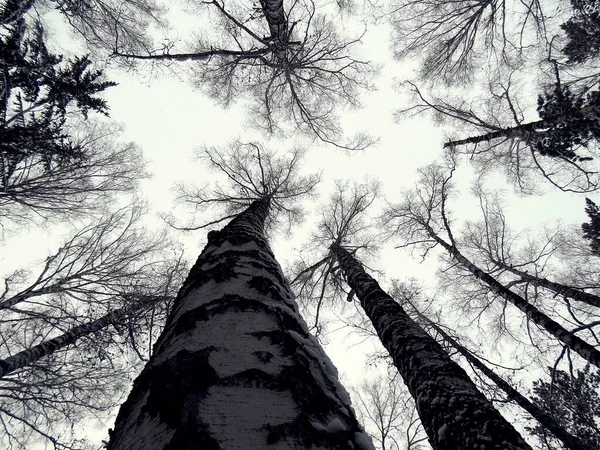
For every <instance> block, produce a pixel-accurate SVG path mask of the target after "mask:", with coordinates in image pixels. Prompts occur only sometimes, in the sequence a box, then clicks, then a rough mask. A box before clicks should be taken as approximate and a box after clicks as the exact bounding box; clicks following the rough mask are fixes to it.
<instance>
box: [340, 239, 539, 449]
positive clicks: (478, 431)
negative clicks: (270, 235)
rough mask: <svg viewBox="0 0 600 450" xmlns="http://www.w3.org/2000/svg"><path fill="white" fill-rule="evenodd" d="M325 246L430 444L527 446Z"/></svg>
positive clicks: (396, 310) (372, 284) (432, 345)
mask: <svg viewBox="0 0 600 450" xmlns="http://www.w3.org/2000/svg"><path fill="white" fill-rule="evenodd" d="M331 251H332V252H333V254H334V255H335V257H336V259H337V261H338V262H339V264H340V267H341V268H342V270H343V272H344V274H345V275H346V278H347V280H348V284H349V285H350V287H351V288H352V289H353V290H354V292H355V293H356V296H357V297H358V299H359V300H360V302H361V305H362V307H363V308H364V310H365V312H366V314H367V316H368V317H369V319H370V320H371V322H372V323H373V326H374V327H375V330H376V331H377V334H378V335H379V338H380V339H381V342H382V343H383V345H384V346H385V348H386V349H387V350H388V352H389V354H390V356H391V357H392V359H393V361H394V365H395V366H396V367H397V368H398V371H399V373H400V375H401V376H402V379H403V380H404V382H405V384H406V386H407V387H408V390H409V391H410V393H411V395H412V396H413V398H414V400H415V403H416V405H417V410H418V412H419V417H420V419H421V422H422V424H423V427H424V428H425V431H426V433H427V435H428V436H429V442H430V444H431V446H432V448H433V449H434V450H459V449H478V450H492V449H497V450H500V449H502V450H516V449H529V450H530V449H531V447H529V445H527V443H526V442H525V441H524V440H523V438H522V437H521V436H520V435H519V433H517V431H516V430H515V429H514V428H513V427H512V426H511V425H510V424H509V423H508V422H507V421H506V420H505V419H504V418H503V417H502V416H501V415H500V413H499V412H498V411H496V409H495V408H494V407H493V406H492V404H491V403H490V402H489V401H488V400H487V399H486V398H485V397H484V395H483V394H481V393H480V392H479V391H478V390H477V387H476V386H475V384H474V383H473V382H472V381H471V379H470V378H469V376H468V375H467V373H466V372H465V371H464V370H463V369H462V368H461V367H460V366H459V365H458V364H456V363H454V362H453V361H452V360H451V359H450V357H449V356H448V355H447V354H446V352H445V351H444V350H443V349H442V347H441V346H440V345H439V344H438V343H437V342H436V341H435V340H434V339H433V338H431V337H430V336H429V335H428V334H427V333H426V332H425V331H424V330H423V329H422V328H421V327H420V326H419V325H417V324H416V323H415V322H414V321H413V320H412V319H411V318H410V317H409V316H408V315H407V314H406V312H405V311H404V309H403V308H402V307H401V306H400V305H399V304H398V303H397V302H396V301H394V299H392V297H390V296H389V295H388V294H387V293H385V292H384V291H383V290H382V289H381V287H380V286H379V284H378V283H377V281H375V280H374V279H373V278H372V277H371V276H369V275H368V274H367V273H366V272H365V271H364V269H363V267H362V265H361V264H360V263H359V262H358V261H357V260H356V259H355V258H354V257H353V256H352V255H351V254H350V253H348V251H346V250H345V249H344V248H342V247H340V246H338V245H333V246H332V247H331Z"/></svg>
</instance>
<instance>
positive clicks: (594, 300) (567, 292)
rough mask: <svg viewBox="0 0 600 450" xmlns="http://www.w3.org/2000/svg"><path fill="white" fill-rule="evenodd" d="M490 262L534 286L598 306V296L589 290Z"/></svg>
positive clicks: (599, 303) (500, 263) (494, 261)
mask: <svg viewBox="0 0 600 450" xmlns="http://www.w3.org/2000/svg"><path fill="white" fill-rule="evenodd" d="M491 261H492V263H494V264H495V265H497V266H498V267H500V268H501V269H505V270H507V271H509V272H511V273H513V274H515V275H517V276H519V277H520V278H521V279H522V280H523V281H527V282H528V283H531V284H533V285H535V286H539V287H543V288H546V289H549V290H551V291H552V292H555V293H557V294H558V295H563V296H565V297H569V298H572V299H573V300H577V301H579V302H582V303H587V304H588V305H591V306H596V307H600V297H598V296H597V295H594V294H590V293H589V292H585V291H582V290H581V289H577V288H573V287H570V286H565V285H564V284H560V283H555V282H553V281H550V280H548V279H546V278H542V277H536V276H535V275H530V274H528V273H527V272H523V271H521V270H518V269H515V268H514V267H511V266H509V265H507V264H504V263H503V262H500V261H496V260H491Z"/></svg>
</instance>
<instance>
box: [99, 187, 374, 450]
mask: <svg viewBox="0 0 600 450" xmlns="http://www.w3.org/2000/svg"><path fill="white" fill-rule="evenodd" d="M268 202H269V201H268V199H264V200H260V201H256V202H254V203H253V204H252V205H251V206H250V207H249V208H248V209H247V210H246V211H244V212H242V213H241V214H240V215H239V216H238V217H237V218H235V219H234V220H233V221H232V222H231V223H230V224H229V225H227V226H226V227H225V228H224V229H223V230H221V231H212V232H210V233H209V235H208V244H207V245H206V247H205V249H204V251H203V252H202V254H201V255H200V257H199V258H198V261H197V262H196V264H195V266H194V267H193V268H192V270H191V272H190V275H189V277H188V279H187V281H186V282H185V283H184V286H183V287H182V288H181V290H180V292H179V295H178V297H177V300H176V301H175V305H174V307H173V310H172V311H171V314H170V316H169V319H168V321H167V325H166V327H165V331H164V332H163V334H162V335H161V337H160V338H159V340H158V342H157V344H156V345H155V347H154V355H153V356H152V358H151V360H150V362H149V363H148V365H147V366H146V368H145V369H144V371H143V372H142V374H141V375H140V376H139V377H138V379H137V380H136V381H135V383H134V387H133V390H132V391H131V393H130V395H129V398H128V400H127V401H126V402H125V403H124V404H123V406H122V407H121V410H120V412H119V415H118V417H117V421H116V425H115V431H114V432H113V433H112V437H111V442H110V445H109V448H110V450H125V449H127V450H137V449H139V450H142V449H144V450H155V449H178V450H179V449H203V450H211V449H228V450H229V449H232V450H233V449H239V450H242V449H247V450H250V449H259V448H260V449H306V448H312V449H364V450H367V449H372V448H373V447H372V444H371V441H370V439H369V438H368V437H367V436H366V435H365V434H364V433H363V432H362V428H361V427H360V425H359V424H358V423H357V421H356V418H355V415H354V412H353V410H352V409H351V407H350V403H349V398H348V395H347V393H346V391H345V390H344V388H343V387H342V386H341V385H340V384H339V382H338V380H337V373H336V370H335V368H334V367H333V365H332V364H331V362H330V360H329V359H328V358H327V356H326V355H325V354H324V352H323V350H322V348H321V347H320V346H319V344H318V343H317V341H316V340H315V339H314V338H313V337H312V336H310V335H309V333H308V330H307V327H306V324H305V323H304V321H303V320H302V319H301V318H300V316H299V314H298V308H297V306H296V303H295V300H294V297H293V294H292V292H291V290H290V288H289V284H288V282H287V280H286V279H285V278H284V276H283V274H282V271H281V268H280V267H279V264H278V263H277V261H276V260H275V258H274V255H273V253H272V251H271V249H270V248H269V245H268V243H267V241H266V238H265V236H264V234H263V223H264V219H265V217H266V215H267V212H268Z"/></svg>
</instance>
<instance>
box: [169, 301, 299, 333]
mask: <svg viewBox="0 0 600 450" xmlns="http://www.w3.org/2000/svg"><path fill="white" fill-rule="evenodd" d="M227 311H235V312H245V311H256V312H261V313H266V314H268V315H270V316H272V317H275V318H276V320H277V323H278V324H279V325H280V326H281V327H282V328H284V329H287V330H294V331H297V332H302V328H301V326H300V324H299V323H298V321H297V320H296V319H295V317H294V316H293V314H292V311H290V312H289V313H288V312H286V311H285V310H280V309H274V308H270V307H269V306H268V305H266V304H265V303H263V302H262V301H260V300H256V299H253V298H248V297H243V296H241V295H235V294H226V295H223V296H222V297H220V298H218V299H216V300H213V301H211V302H208V303H206V304H204V305H202V306H198V307H197V308H194V309H192V310H191V311H187V312H185V313H183V314H182V315H181V317H179V319H177V323H176V324H175V325H174V326H173V334H174V335H179V334H181V333H185V332H188V331H191V330H193V329H194V328H195V326H196V322H202V321H207V320H210V318H211V317H213V316H215V315H219V314H223V313H224V312H227ZM286 334H287V333H286Z"/></svg>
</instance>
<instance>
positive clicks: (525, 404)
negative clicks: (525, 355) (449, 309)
mask: <svg viewBox="0 0 600 450" xmlns="http://www.w3.org/2000/svg"><path fill="white" fill-rule="evenodd" d="M417 314H418V315H419V318H421V319H422V320H424V321H425V322H426V323H427V325H428V326H430V327H432V328H433V329H434V330H435V332H436V333H438V334H439V335H440V336H441V337H442V338H443V339H444V340H445V341H446V342H448V343H449V344H450V345H452V347H454V348H455V349H456V350H457V351H458V352H459V353H460V354H461V355H463V356H464V357H465V359H466V360H467V361H469V363H471V364H472V365H473V366H474V367H476V368H477V369H478V370H479V371H480V372H482V373H483V374H484V375H485V376H486V377H488V378H489V379H490V380H491V381H492V382H493V383H494V384H496V386H498V387H499V388H500V389H502V390H503V391H504V392H505V393H506V395H507V397H508V399H509V400H512V401H514V402H515V403H516V404H517V405H519V406H520V407H521V408H523V409H524V410H525V411H527V412H528V413H529V414H530V415H531V417H533V418H534V419H535V420H537V421H538V422H539V423H540V425H542V426H543V427H544V428H545V429H547V430H548V431H550V432H551V433H552V434H554V436H556V437H557V438H558V439H560V440H561V441H562V442H563V444H564V445H565V446H566V447H567V448H568V449H571V450H594V449H592V448H590V447H589V446H587V445H585V443H584V442H582V441H581V440H580V439H578V438H577V437H576V436H573V435H572V434H571V433H569V432H568V431H567V430H565V429H564V428H563V427H562V426H561V425H560V424H559V423H558V422H557V421H556V420H554V418H553V417H552V416H551V415H549V414H547V413H546V412H545V411H544V410H543V409H542V408H540V407H539V406H537V405H536V404H535V403H533V402H531V401H530V400H529V399H528V398H527V397H525V396H524V395H522V394H521V393H520V392H519V391H517V390H516V389H515V388H514V387H512V386H511V384H510V383H508V382H507V381H505V380H504V379H502V378H501V377H500V376H499V375H498V374H496V373H495V372H494V371H493V370H491V369H490V368H489V367H487V366H486V365H485V364H483V363H482V362H481V361H480V360H479V358H477V357H475V356H474V355H473V354H472V353H471V352H470V351H469V350H467V349H466V348H465V347H463V346H462V345H460V344H459V343H458V342H457V341H456V340H454V339H453V338H452V337H451V336H450V335H448V334H447V333H446V332H445V331H444V330H443V329H442V328H440V327H439V326H438V325H437V324H435V323H434V322H432V321H431V320H430V319H429V318H428V317H426V316H424V315H423V314H421V313H419V312H417Z"/></svg>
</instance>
